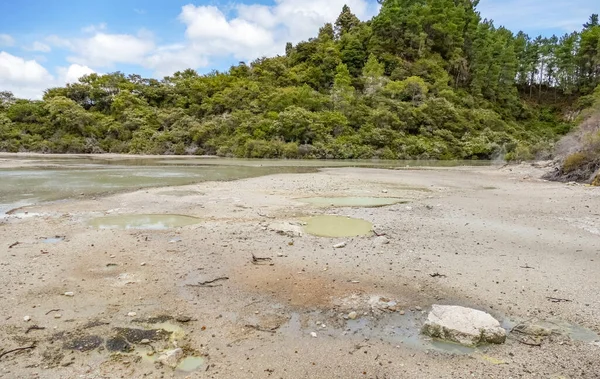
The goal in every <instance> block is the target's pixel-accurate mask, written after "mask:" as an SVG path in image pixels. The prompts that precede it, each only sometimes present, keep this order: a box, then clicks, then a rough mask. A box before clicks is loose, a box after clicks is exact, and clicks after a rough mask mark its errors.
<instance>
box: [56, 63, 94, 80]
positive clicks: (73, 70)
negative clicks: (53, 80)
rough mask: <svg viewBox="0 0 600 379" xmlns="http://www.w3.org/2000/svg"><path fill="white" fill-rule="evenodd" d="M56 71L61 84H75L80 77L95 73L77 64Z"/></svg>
mask: <svg viewBox="0 0 600 379" xmlns="http://www.w3.org/2000/svg"><path fill="white" fill-rule="evenodd" d="M57 71H58V74H59V81H60V82H61V84H66V83H76V82H78V81H79V79H80V78H81V77H82V76H85V75H89V74H93V73H95V71H94V70H92V69H91V68H89V67H88V66H82V65H78V64H72V65H70V66H69V67H59V68H58V70H57Z"/></svg>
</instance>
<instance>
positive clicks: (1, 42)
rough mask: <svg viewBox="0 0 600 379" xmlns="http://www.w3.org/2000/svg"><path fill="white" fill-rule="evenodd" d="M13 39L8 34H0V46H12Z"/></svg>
mask: <svg viewBox="0 0 600 379" xmlns="http://www.w3.org/2000/svg"><path fill="white" fill-rule="evenodd" d="M14 44H15V39H14V38H13V37H11V36H10V35H8V34H0V46H13V45H14Z"/></svg>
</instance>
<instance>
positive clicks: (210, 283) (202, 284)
mask: <svg viewBox="0 0 600 379" xmlns="http://www.w3.org/2000/svg"><path fill="white" fill-rule="evenodd" d="M223 280H229V278H228V277H226V276H223V277H220V278H216V279H213V280H207V281H206V282H199V283H198V284H188V285H187V286H188V287H220V286H222V284H214V283H216V282H220V281H223Z"/></svg>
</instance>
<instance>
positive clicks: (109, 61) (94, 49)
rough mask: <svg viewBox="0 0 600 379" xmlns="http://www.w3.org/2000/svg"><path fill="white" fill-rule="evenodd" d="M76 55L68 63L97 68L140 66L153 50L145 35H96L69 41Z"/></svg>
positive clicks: (150, 41) (152, 44)
mask: <svg viewBox="0 0 600 379" xmlns="http://www.w3.org/2000/svg"><path fill="white" fill-rule="evenodd" d="M70 44H71V46H72V50H73V51H74V52H75V53H76V55H74V56H70V57H68V58H67V59H68V61H69V62H72V63H77V64H83V65H93V66H97V67H112V66H114V65H115V64H117V63H125V64H141V63H143V62H144V59H145V58H146V56H147V55H148V54H150V53H151V52H152V51H154V49H155V44H154V41H153V40H152V38H149V37H148V36H147V35H140V36H134V35H130V34H108V33H96V34H94V35H93V36H92V37H90V38H83V39H76V40H73V41H71V43H70Z"/></svg>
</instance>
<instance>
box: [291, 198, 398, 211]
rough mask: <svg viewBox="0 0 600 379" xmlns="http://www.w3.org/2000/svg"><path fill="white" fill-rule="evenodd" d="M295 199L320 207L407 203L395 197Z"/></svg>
mask: <svg viewBox="0 0 600 379" xmlns="http://www.w3.org/2000/svg"><path fill="white" fill-rule="evenodd" d="M297 200H298V201H300V202H302V203H307V204H311V205H315V206H321V207H362V208H376V207H385V206H388V205H394V204H403V203H408V201H406V200H403V199H399V198H395V197H308V198H301V199H297Z"/></svg>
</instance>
